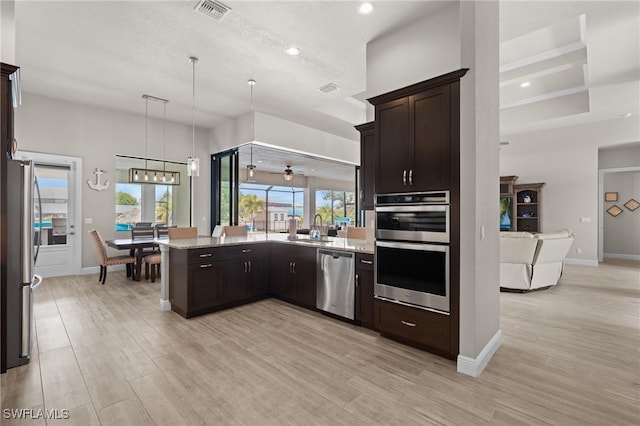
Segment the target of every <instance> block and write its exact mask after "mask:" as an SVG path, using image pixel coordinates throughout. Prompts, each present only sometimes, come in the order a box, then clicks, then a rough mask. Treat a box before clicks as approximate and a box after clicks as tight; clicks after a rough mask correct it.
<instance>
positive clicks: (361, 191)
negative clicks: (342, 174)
mask: <svg viewBox="0 0 640 426" xmlns="http://www.w3.org/2000/svg"><path fill="white" fill-rule="evenodd" d="M360 200H364V190H363V189H361V190H360Z"/></svg>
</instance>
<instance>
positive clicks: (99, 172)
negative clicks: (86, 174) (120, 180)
mask: <svg viewBox="0 0 640 426" xmlns="http://www.w3.org/2000/svg"><path fill="white" fill-rule="evenodd" d="M105 173H106V172H105V171H104V170H100V169H98V168H96V169H95V170H94V171H93V174H94V175H96V182H95V183H93V182H91V179H87V185H89V188H91V189H93V190H94V191H103V190H105V189H107V188H108V187H109V180H108V179H107V180H105V181H104V183H102V182H100V180H101V179H102V175H103V174H105Z"/></svg>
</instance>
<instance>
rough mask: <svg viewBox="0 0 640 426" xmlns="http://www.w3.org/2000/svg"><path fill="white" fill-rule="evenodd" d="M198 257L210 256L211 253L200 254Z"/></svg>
mask: <svg viewBox="0 0 640 426" xmlns="http://www.w3.org/2000/svg"><path fill="white" fill-rule="evenodd" d="M200 257H211V253H206V254H201V255H200Z"/></svg>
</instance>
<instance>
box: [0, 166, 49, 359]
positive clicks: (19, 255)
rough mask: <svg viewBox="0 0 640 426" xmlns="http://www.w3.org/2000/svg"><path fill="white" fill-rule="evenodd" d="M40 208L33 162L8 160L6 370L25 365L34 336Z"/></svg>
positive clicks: (39, 280)
mask: <svg viewBox="0 0 640 426" xmlns="http://www.w3.org/2000/svg"><path fill="white" fill-rule="evenodd" d="M41 206H42V204H41V202H40V191H39V188H38V183H37V179H36V177H35V171H34V165H33V162H32V161H31V160H27V161H23V160H8V161H7V317H6V318H7V319H6V321H7V348H6V350H7V368H11V367H17V366H19V365H23V364H26V363H28V362H29V360H30V358H31V348H32V345H33V339H34V336H35V326H34V321H33V292H34V290H35V289H36V288H37V287H38V286H39V285H40V283H41V282H42V277H40V276H38V275H35V274H34V273H33V267H34V265H35V262H36V261H37V258H38V252H39V251H40V240H41V239H40V229H41V225H42V218H41V215H40V211H41V210H42V209H41ZM36 209H37V211H38V213H37V214H36ZM36 216H37V217H38V221H39V226H38V232H36V227H35V225H34V222H35V219H36Z"/></svg>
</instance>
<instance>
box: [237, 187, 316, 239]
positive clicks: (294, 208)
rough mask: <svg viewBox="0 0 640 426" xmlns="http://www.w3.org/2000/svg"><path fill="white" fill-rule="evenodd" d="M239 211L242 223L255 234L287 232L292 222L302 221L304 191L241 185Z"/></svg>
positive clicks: (300, 189) (292, 188)
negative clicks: (289, 220) (295, 218)
mask: <svg viewBox="0 0 640 426" xmlns="http://www.w3.org/2000/svg"><path fill="white" fill-rule="evenodd" d="M238 209H239V212H238V213H239V222H238V223H239V224H240V225H246V226H247V227H248V228H249V229H251V230H252V231H254V232H280V231H286V230H287V229H288V227H289V224H288V219H289V218H291V217H297V218H299V219H300V221H302V214H303V211H304V188H295V187H287V186H274V185H262V184H256V183H246V182H244V183H241V184H240V196H239V202H238ZM267 218H268V219H267Z"/></svg>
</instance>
